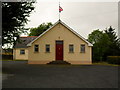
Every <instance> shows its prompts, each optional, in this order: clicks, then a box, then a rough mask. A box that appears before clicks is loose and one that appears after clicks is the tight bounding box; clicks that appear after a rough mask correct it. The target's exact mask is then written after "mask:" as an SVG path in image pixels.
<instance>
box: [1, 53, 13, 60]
mask: <svg viewBox="0 0 120 90" xmlns="http://www.w3.org/2000/svg"><path fill="white" fill-rule="evenodd" d="M2 60H13V55H5V54H2Z"/></svg>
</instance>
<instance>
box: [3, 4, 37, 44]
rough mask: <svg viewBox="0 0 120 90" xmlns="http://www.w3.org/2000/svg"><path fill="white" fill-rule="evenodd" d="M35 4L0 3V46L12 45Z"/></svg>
mask: <svg viewBox="0 0 120 90" xmlns="http://www.w3.org/2000/svg"><path fill="white" fill-rule="evenodd" d="M34 3H35V2H2V45H4V44H8V43H14V42H15V41H16V39H17V38H18V37H19V35H20V34H21V33H24V32H25V31H26V29H25V28H24V26H25V24H27V21H28V19H27V17H29V16H30V13H31V12H32V11H33V10H34Z"/></svg>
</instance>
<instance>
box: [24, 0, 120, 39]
mask: <svg viewBox="0 0 120 90" xmlns="http://www.w3.org/2000/svg"><path fill="white" fill-rule="evenodd" d="M71 1H72V2H70V1H67V2H66V1H62V0H61V2H60V6H61V7H62V8H63V11H62V12H61V14H60V18H61V20H62V21H63V22H64V23H66V24H67V25H68V26H70V27H71V28H72V29H73V30H75V31H77V32H78V33H79V34H80V35H82V36H83V37H84V38H87V37H88V34H90V33H91V32H92V31H93V30H96V29H100V30H104V29H105V28H107V27H109V26H110V25H112V26H113V28H115V29H116V31H117V30H118V2H78V1H75V2H74V0H71ZM58 6H59V2H58V1H55V0H54V2H48V1H47V0H46V1H45V2H43V1H42V2H41V0H37V3H36V4H35V11H34V12H32V13H31V16H30V17H29V18H28V19H29V20H30V22H28V24H27V25H26V27H29V28H31V27H37V26H39V25H40V24H42V23H43V22H52V23H53V24H54V23H55V22H56V21H58V19H59V9H58Z"/></svg>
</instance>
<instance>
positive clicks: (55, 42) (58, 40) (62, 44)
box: [55, 40, 64, 61]
mask: <svg viewBox="0 0 120 90" xmlns="http://www.w3.org/2000/svg"><path fill="white" fill-rule="evenodd" d="M57 41H62V42H63V44H62V45H63V52H62V53H63V60H62V61H64V41H63V40H55V61H58V60H57V59H56V42H57Z"/></svg>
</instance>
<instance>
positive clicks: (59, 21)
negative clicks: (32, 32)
mask: <svg viewBox="0 0 120 90" xmlns="http://www.w3.org/2000/svg"><path fill="white" fill-rule="evenodd" d="M58 23H60V24H62V25H63V26H65V27H66V28H68V30H70V31H71V32H72V33H74V34H75V35H76V36H78V37H79V38H81V39H82V40H83V41H85V42H86V43H87V44H88V46H93V45H92V44H91V43H90V42H88V41H87V40H86V39H85V38H83V37H82V36H81V35H80V34H78V33H77V32H76V31H74V30H73V29H72V28H70V27H69V26H68V25H66V24H65V23H64V22H62V21H61V20H58V21H57V22H56V23H55V24H54V25H53V26H52V27H50V28H49V29H47V30H46V31H45V32H43V33H42V34H41V35H39V36H38V37H37V38H36V39H34V40H33V41H31V42H30V43H28V44H27V46H31V45H32V43H33V42H35V41H36V40H37V39H39V38H40V37H41V36H43V35H44V34H45V33H47V32H48V31H49V30H51V29H52V28H53V27H55V26H56V25H57V24H58Z"/></svg>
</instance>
